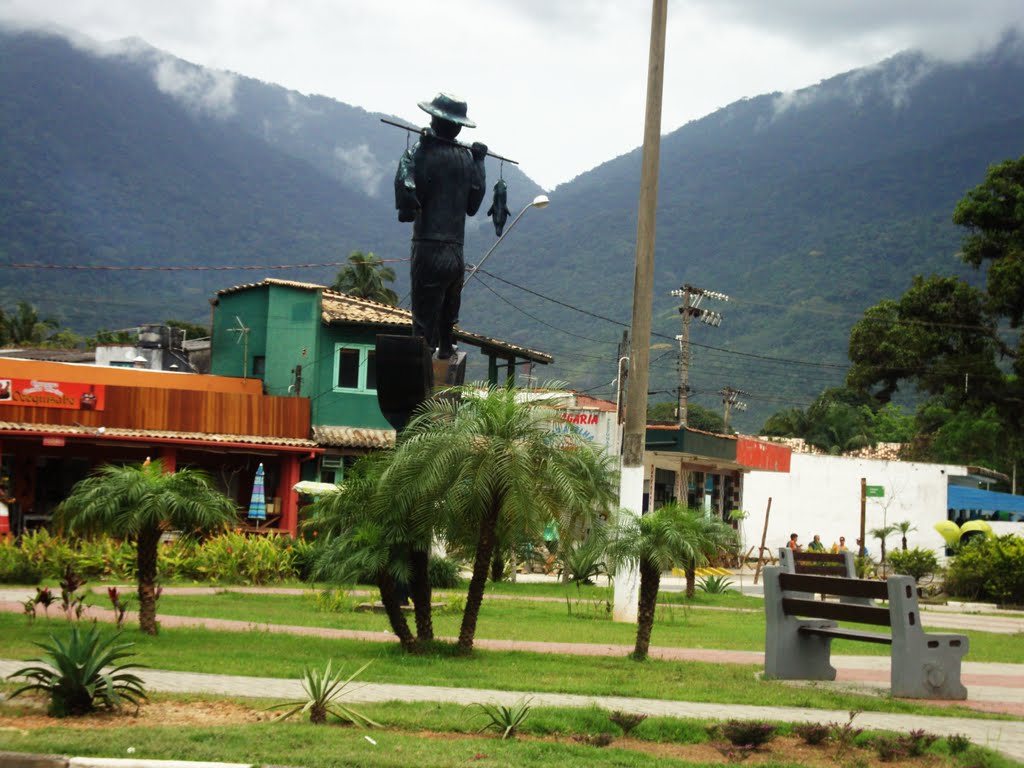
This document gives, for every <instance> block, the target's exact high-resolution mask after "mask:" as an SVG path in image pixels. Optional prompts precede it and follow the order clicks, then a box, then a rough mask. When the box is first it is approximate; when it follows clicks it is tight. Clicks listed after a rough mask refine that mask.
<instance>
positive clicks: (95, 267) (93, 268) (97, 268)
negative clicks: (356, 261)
mask: <svg viewBox="0 0 1024 768" xmlns="http://www.w3.org/2000/svg"><path fill="white" fill-rule="evenodd" d="M403 261H409V259H408V258H404V259H381V260H380V261H379V262H374V263H379V264H397V263H399V262H403ZM349 265H350V262H349V261H347V260H346V261H325V262H322V263H319V264H242V265H238V264H234V265H228V266H221V267H212V266H177V267H172V266H167V267H149V266H129V267H120V266H113V265H110V264H0V269H69V270H78V271H84V272H234V271H243V270H260V269H322V268H323V267H345V266H349Z"/></svg>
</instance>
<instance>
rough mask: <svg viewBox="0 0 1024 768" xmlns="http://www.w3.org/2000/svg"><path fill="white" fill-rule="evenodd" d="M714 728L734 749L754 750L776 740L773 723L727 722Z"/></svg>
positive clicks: (755, 721) (753, 721)
mask: <svg viewBox="0 0 1024 768" xmlns="http://www.w3.org/2000/svg"><path fill="white" fill-rule="evenodd" d="M714 728H716V729H717V732H718V733H721V734H722V736H723V737H725V739H726V740H727V741H728V742H729V743H730V744H732V745H733V746H734V747H752V748H754V749H756V748H758V747H761V746H764V745H765V744H767V743H768V742H770V741H771V740H772V739H774V738H775V736H776V730H777V729H776V728H775V726H774V725H772V724H771V723H762V722H759V721H757V720H727V721H726V722H724V723H721V724H720V725H717V726H714Z"/></svg>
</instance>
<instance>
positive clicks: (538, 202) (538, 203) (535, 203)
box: [462, 195, 551, 287]
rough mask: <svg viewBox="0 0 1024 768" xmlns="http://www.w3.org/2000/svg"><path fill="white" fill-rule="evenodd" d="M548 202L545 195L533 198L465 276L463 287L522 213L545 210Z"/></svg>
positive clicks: (521, 216)
mask: <svg viewBox="0 0 1024 768" xmlns="http://www.w3.org/2000/svg"><path fill="white" fill-rule="evenodd" d="M550 202H551V201H550V200H549V199H548V196H547V195H537V196H536V197H535V198H533V200H532V201H531V202H529V203H527V204H526V206H525V207H524V208H523V210H521V211H520V212H519V215H518V216H516V217H515V218H514V219H512V223H511V224H509V225H508V226H507V227H506V228H505V231H504V232H502V233H501V237H499V238H498V239H497V240H495V241H494V245H492V246H491V248H490V250H489V251H487V253H485V254H484V257H483V258H482V259H480V263H479V264H477V265H476V266H474V267H473V269H471V270H470V271H469V274H468V275H467V276H466V279H465V280H464V281H463V282H462V285H463V287H465V285H466V283H468V282H469V281H470V280H472V279H473V275H475V274H476V273H477V270H479V269H480V267H482V266H483V265H484V262H485V261H487V258H488V257H489V256H490V255H491V254H492V253H494V249H495V248H497V247H498V245H499V244H500V243H501V241H502V240H504V239H505V237H506V235H508V233H509V232H511V231H512V227H514V226H515V225H516V222H517V221H519V220H520V219H521V218H523V214H524V213H526V212H527V211H528V210H530V209H531V208H547V206H548V203H550Z"/></svg>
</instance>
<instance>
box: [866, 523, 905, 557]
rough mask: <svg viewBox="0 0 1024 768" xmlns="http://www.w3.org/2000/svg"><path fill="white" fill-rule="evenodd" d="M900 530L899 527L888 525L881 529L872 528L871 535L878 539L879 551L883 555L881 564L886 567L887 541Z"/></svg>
mask: <svg viewBox="0 0 1024 768" xmlns="http://www.w3.org/2000/svg"><path fill="white" fill-rule="evenodd" d="M898 530H899V526H895V525H886V526H883V527H881V528H872V529H871V530H870V531H869V533H870V534H871V535H872V536H874V537H875V538H876V539H878V551H879V552H880V553H881V558H880V560H879V562H880V563H881V564H882V565H885V540H886V539H887V538H889V537H890V536H892V535H893V534H894V533H896V531H898Z"/></svg>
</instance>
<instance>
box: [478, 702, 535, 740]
mask: <svg viewBox="0 0 1024 768" xmlns="http://www.w3.org/2000/svg"><path fill="white" fill-rule="evenodd" d="M531 701H533V699H529V698H526V699H520V700H519V701H517V702H516V703H515V704H513V705H512V706H511V707H503V706H501V705H499V704H479V703H478V704H476V706H477V707H479V708H480V711H481V712H482V713H483V715H484V716H485V717H486V718H487V722H486V723H484V724H483V725H482V726H481V727H480V729H479V730H478V731H477V733H481V732H483V731H488V730H491V731H500V732H501V738H502V740H505V739H510V738H514V737H515V735H516V731H517V730H519V726H521V725H522V724H523V723H524V722H525V721H526V718H527V717H529V716H530V702H531Z"/></svg>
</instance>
